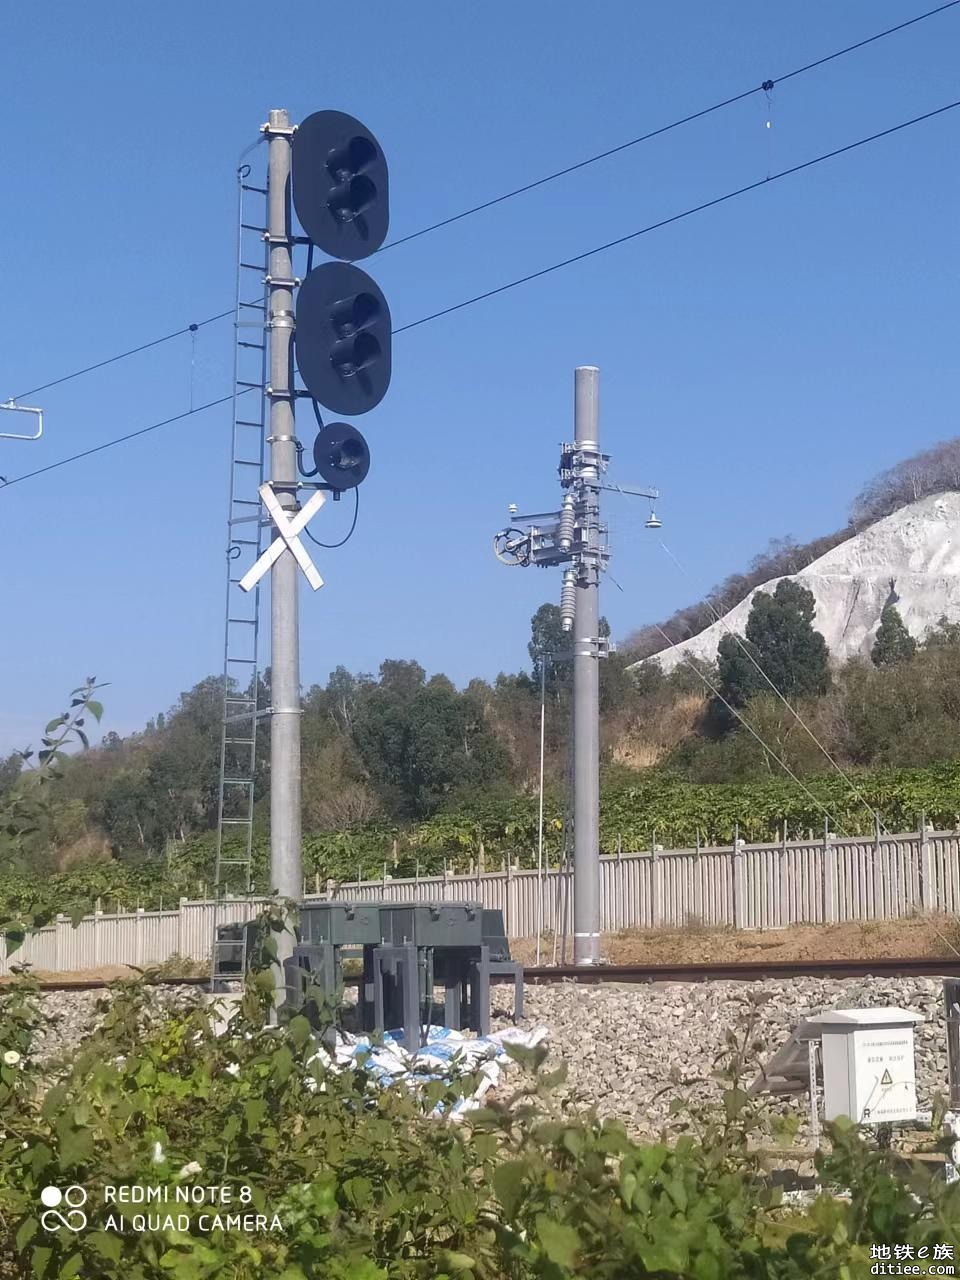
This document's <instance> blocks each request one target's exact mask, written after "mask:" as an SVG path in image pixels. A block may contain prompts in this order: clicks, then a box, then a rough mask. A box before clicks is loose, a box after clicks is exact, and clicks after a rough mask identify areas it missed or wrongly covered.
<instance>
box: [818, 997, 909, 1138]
mask: <svg viewBox="0 0 960 1280" xmlns="http://www.w3.org/2000/svg"><path fill="white" fill-rule="evenodd" d="M922 1021H923V1018H922V1016H921V1015H920V1014H918V1013H911V1012H910V1010H909V1009H896V1008H882V1009H831V1010H829V1011H828V1012H826V1013H821V1014H820V1015H819V1016H818V1017H816V1018H814V1019H811V1023H812V1024H813V1025H815V1026H816V1027H817V1029H818V1030H819V1031H820V1033H821V1037H822V1038H821V1041H820V1045H821V1057H822V1062H823V1114H824V1118H825V1119H827V1120H834V1119H836V1117H837V1116H848V1117H849V1118H850V1119H851V1120H852V1121H854V1123H855V1124H891V1123H892V1124H899V1123H902V1122H903V1121H906V1120H915V1119H916V1116H917V1083H916V1067H915V1061H914V1044H913V1029H914V1027H915V1025H916V1024H917V1023H918V1022H922Z"/></svg>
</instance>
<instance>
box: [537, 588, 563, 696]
mask: <svg viewBox="0 0 960 1280" xmlns="http://www.w3.org/2000/svg"><path fill="white" fill-rule="evenodd" d="M569 651H570V637H569V635H568V634H567V632H565V631H564V629H563V626H562V625H561V622H560V607H559V605H555V604H542V605H541V606H540V608H539V609H538V610H537V612H536V613H535V614H534V615H533V617H532V618H531V619H530V643H529V644H528V645H527V652H528V653H529V655H530V661H531V662H532V663H533V683H534V684H535V685H536V686H538V687H539V685H540V681H541V679H542V677H543V666H544V663H546V667H547V670H546V688H547V692H548V693H556V691H557V690H558V689H561V688H566V687H568V686H569V685H570V683H571V680H572V671H573V668H572V664H571V663H570V662H555V661H553V662H552V661H550V659H551V658H554V657H555V656H556V655H559V654H566V653H569Z"/></svg>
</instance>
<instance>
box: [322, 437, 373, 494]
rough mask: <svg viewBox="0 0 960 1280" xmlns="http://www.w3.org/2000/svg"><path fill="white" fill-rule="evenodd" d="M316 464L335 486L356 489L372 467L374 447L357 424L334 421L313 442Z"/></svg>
mask: <svg viewBox="0 0 960 1280" xmlns="http://www.w3.org/2000/svg"><path fill="white" fill-rule="evenodd" d="M313 464H314V466H315V467H316V468H317V471H318V472H319V473H320V475H321V476H323V478H324V480H325V481H326V482H327V484H328V485H329V486H330V487H331V489H336V490H338V491H339V490H342V489H355V488H356V487H357V485H358V484H360V483H361V482H362V481H363V480H365V479H366V476H367V472H368V471H369V470H370V450H369V449H368V448H367V442H366V440H364V438H363V436H362V435H361V434H360V432H359V431H358V430H357V429H356V427H351V426H350V425H349V424H348V423H346V422H331V423H328V424H327V426H325V427H321V429H320V431H319V433H318V435H317V438H316V440H315V441H314V442H313Z"/></svg>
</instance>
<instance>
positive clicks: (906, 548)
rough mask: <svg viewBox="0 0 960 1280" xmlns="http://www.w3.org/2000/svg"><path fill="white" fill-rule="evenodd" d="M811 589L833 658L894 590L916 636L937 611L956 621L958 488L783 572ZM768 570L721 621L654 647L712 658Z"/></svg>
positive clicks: (855, 643) (848, 648)
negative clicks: (790, 572)
mask: <svg viewBox="0 0 960 1280" xmlns="http://www.w3.org/2000/svg"><path fill="white" fill-rule="evenodd" d="M790 580H791V581H794V582H800V583H802V584H803V586H805V587H806V588H808V590H810V591H812V592H813V596H814V599H815V600H816V604H817V613H816V622H815V625H816V628H817V630H818V631H820V632H821V633H822V634H823V636H824V639H825V640H826V642H827V645H828V646H829V649H830V656H831V658H832V659H833V661H835V662H836V661H841V662H842V661H843V660H845V659H847V658H851V657H853V656H854V655H855V654H861V655H868V654H869V652H870V649H871V647H872V645H873V640H874V637H875V635H876V631H877V627H878V625H879V623H880V611H881V610H882V609H883V606H884V605H885V604H886V603H887V600H888V599H890V598H891V589H892V590H893V591H894V592H895V593H896V597H898V598H897V599H896V605H897V608H898V609H899V611H900V614H901V616H902V618H903V621H904V623H905V624H906V626H907V629H908V630H909V631H910V634H911V635H913V636H915V637H916V638H917V639H918V640H919V639H922V638H923V636H924V635H925V634H926V633H927V631H928V630H929V629H930V628H931V627H934V626H936V624H937V623H938V622H939V621H940V619H941V618H942V617H946V618H947V619H948V620H949V621H951V622H957V621H960V493H943V494H936V495H934V496H931V497H929V498H922V499H921V500H920V501H919V502H914V503H912V504H911V505H910V506H909V507H903V508H901V510H899V511H895V512H894V514H893V515H891V516H887V517H886V518H885V519H883V520H878V521H877V523H876V524H874V525H871V527H870V528H869V529H865V530H864V531H863V533H858V534H857V535H856V537H853V538H850V539H849V540H848V541H847V542H842V543H841V544H840V545H839V546H837V547H834V548H833V550H832V551H828V552H827V554H826V555H824V556H821V557H820V559H819V560H814V561H813V563H812V564H809V565H807V567H806V568H805V569H801V571H800V572H799V573H797V574H794V575H792V576H791V578H790ZM780 581H782V579H780V578H772V579H771V580H770V581H769V582H766V583H764V584H763V586H760V587H755V588H754V590H753V591H751V592H750V594H749V595H748V596H747V597H746V599H744V600H741V601H740V603H739V604H738V605H736V606H735V607H734V608H733V609H731V610H730V612H729V613H728V614H726V615H725V617H724V618H723V620H722V621H721V622H715V623H714V624H713V626H711V627H708V628H707V629H706V630H705V631H701V632H700V634H699V635H697V636H693V637H692V638H691V639H689V640H684V641H683V642H682V643H681V644H678V645H675V646H674V647H673V648H672V649H665V650H664V651H663V652H661V653H658V654H657V655H656V657H657V661H658V662H659V663H660V665H661V666H662V668H663V669H664V671H672V670H673V668H674V667H675V666H677V664H678V663H679V662H681V661H683V659H684V657H685V656H687V655H691V656H693V657H697V658H704V659H707V660H709V661H712V660H713V659H714V658H716V656H717V646H718V644H719V643H720V640H721V639H722V638H723V636H724V635H726V634H727V632H728V631H733V632H737V633H738V634H740V635H743V632H744V630H745V628H746V625H747V618H748V617H749V616H750V608H751V605H752V604H753V597H754V596H755V595H756V593H757V592H758V591H767V592H773V591H774V590H775V589H776V586H777V583H778V582H780Z"/></svg>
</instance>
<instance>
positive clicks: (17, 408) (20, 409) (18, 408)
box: [0, 400, 43, 440]
mask: <svg viewBox="0 0 960 1280" xmlns="http://www.w3.org/2000/svg"><path fill="white" fill-rule="evenodd" d="M0 409H8V410H10V412H11V413H33V414H35V415H36V418H37V429H36V431H35V432H34V433H33V435H32V436H25V435H22V434H19V433H17V432H11V431H0V440H39V439H40V437H41V436H42V435H43V410H42V409H34V408H31V407H30V406H29V405H25V404H17V403H16V401H14V400H7V401H6V403H4V404H0Z"/></svg>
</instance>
